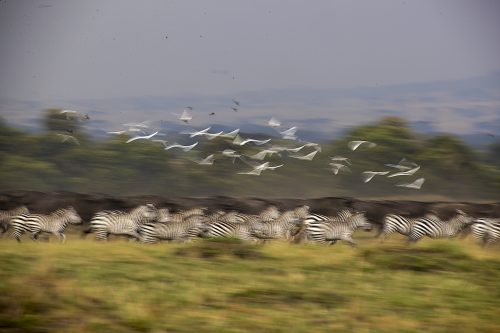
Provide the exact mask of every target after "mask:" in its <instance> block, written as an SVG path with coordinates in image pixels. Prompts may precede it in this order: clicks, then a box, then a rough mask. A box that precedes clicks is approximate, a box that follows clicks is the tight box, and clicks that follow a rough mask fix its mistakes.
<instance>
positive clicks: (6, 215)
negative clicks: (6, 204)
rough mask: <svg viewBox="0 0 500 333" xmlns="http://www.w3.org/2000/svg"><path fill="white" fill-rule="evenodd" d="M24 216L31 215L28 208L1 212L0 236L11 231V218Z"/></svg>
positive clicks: (22, 207)
mask: <svg viewBox="0 0 500 333" xmlns="http://www.w3.org/2000/svg"><path fill="white" fill-rule="evenodd" d="M22 214H29V210H28V208H26V206H20V207H17V208H14V209H11V210H0V234H4V233H6V232H7V230H9V227H10V220H11V218H13V217H14V216H18V215H22Z"/></svg>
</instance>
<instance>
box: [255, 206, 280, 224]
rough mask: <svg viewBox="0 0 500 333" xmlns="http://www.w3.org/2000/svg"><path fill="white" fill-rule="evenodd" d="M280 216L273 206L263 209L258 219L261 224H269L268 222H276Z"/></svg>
mask: <svg viewBox="0 0 500 333" xmlns="http://www.w3.org/2000/svg"><path fill="white" fill-rule="evenodd" d="M280 215H281V213H280V211H279V210H278V208H277V207H276V206H274V205H271V206H269V207H267V208H266V209H264V210H263V211H262V212H260V214H259V218H260V219H261V220H262V221H263V222H269V221H273V220H276V219H277V218H279V217H280Z"/></svg>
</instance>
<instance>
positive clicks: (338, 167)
mask: <svg viewBox="0 0 500 333" xmlns="http://www.w3.org/2000/svg"><path fill="white" fill-rule="evenodd" d="M329 165H330V166H331V167H332V172H333V174H334V175H338V173H339V171H340V170H343V169H344V170H345V171H349V172H350V171H351V169H349V167H348V166H347V165H344V164H341V163H329Z"/></svg>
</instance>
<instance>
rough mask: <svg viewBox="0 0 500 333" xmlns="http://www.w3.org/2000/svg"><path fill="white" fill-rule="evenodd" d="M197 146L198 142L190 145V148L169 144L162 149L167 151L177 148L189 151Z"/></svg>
mask: <svg viewBox="0 0 500 333" xmlns="http://www.w3.org/2000/svg"><path fill="white" fill-rule="evenodd" d="M197 145H198V142H195V143H193V144H192V145H190V146H183V145H180V144H178V143H174V144H171V145H169V146H166V147H165V148H164V149H165V150H169V149H172V148H179V149H181V150H183V151H190V150H191V149H193V148H194V147H196V146H197Z"/></svg>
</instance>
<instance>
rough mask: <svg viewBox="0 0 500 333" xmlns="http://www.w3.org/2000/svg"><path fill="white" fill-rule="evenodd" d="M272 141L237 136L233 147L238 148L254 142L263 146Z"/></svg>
mask: <svg viewBox="0 0 500 333" xmlns="http://www.w3.org/2000/svg"><path fill="white" fill-rule="evenodd" d="M269 141H271V139H267V140H257V139H243V138H242V137H241V136H239V135H236V137H235V138H234V140H233V145H238V146H243V145H245V144H247V143H249V142H252V143H254V144H256V145H258V146H260V145H263V144H266V143H268V142H269Z"/></svg>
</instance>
